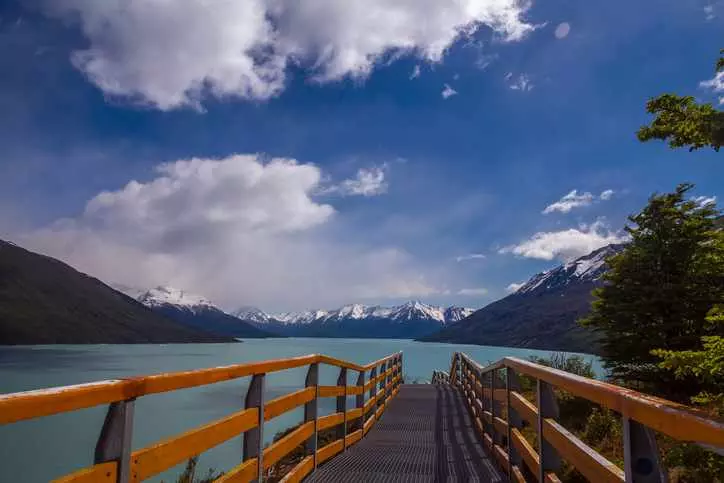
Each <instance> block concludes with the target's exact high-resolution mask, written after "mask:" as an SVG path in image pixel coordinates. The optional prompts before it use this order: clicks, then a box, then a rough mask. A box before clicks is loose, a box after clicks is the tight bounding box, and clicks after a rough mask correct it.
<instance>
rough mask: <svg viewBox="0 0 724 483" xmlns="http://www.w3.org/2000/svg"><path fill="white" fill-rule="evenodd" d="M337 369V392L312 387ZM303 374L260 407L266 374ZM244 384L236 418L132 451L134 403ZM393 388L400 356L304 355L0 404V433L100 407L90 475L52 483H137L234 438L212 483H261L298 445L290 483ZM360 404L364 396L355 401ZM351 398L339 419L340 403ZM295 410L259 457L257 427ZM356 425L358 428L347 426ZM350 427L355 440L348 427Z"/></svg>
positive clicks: (380, 406) (7, 398)
mask: <svg viewBox="0 0 724 483" xmlns="http://www.w3.org/2000/svg"><path fill="white" fill-rule="evenodd" d="M320 364H327V365H330V366H335V367H338V368H339V377H338V379H337V385H335V386H322V385H319V365H320ZM304 366H308V369H307V376H306V380H305V388H304V389H300V390H298V391H295V392H292V393H290V394H287V395H284V396H281V397H278V398H276V399H272V400H271V401H265V400H264V393H265V391H264V389H265V376H266V375H267V374H269V373H272V372H277V371H282V370H286V369H293V368H297V367H304ZM348 371H356V372H357V373H358V377H357V380H356V384H355V385H347V372H348ZM241 377H251V382H250V384H249V388H248V389H247V392H246V400H245V406H244V408H243V409H240V410H239V411H237V412H235V413H233V414H231V415H229V416H227V417H225V418H222V419H219V420H216V421H213V422H211V423H208V424H205V425H203V426H201V427H198V428H195V429H192V430H190V431H187V432H185V433H183V434H180V435H178V436H175V437H172V438H169V439H166V440H163V441H160V442H158V443H156V444H154V445H152V446H148V447H146V448H142V449H139V450H136V451H132V448H131V441H132V432H133V412H134V401H135V400H136V399H137V398H139V397H142V396H147V395H149V394H157V393H162V392H167V391H175V390H178V389H185V388H191V387H197V386H204V385H207V384H213V383H216V382H221V381H228V380H231V379H237V378H241ZM401 382H402V353H401V352H400V353H396V354H392V355H389V356H387V357H384V358H382V359H379V360H377V361H374V362H372V363H370V364H367V365H364V366H362V365H358V364H354V363H352V362H347V361H343V360H339V359H334V358H332V357H328V356H324V355H319V354H312V355H307V356H302V357H294V358H289V359H277V360H269V361H262V362H252V363H249V364H238V365H232V366H224V367H214V368H210V369H201V370H196V371H187V372H175V373H166V374H157V375H152V376H143V377H135V378H131V379H120V380H109V381H100V382H93V383H89V384H79V385H75V386H64V387H57V388H51V389H43V390H37V391H27V392H19V393H14V394H6V395H2V396H0V424H8V423H13V422H16V421H22V420H26V419H33V418H38V417H41V416H49V415H51V414H57V413H63V412H67V411H74V410H77V409H83V408H88V407H92V406H97V405H100V404H109V405H110V406H109V408H108V412H107V414H106V418H105V422H104V423H103V428H102V429H101V432H100V436H99V438H98V442H97V444H96V447H95V456H94V465H93V466H90V467H88V468H84V469H82V470H79V471H76V472H74V473H72V474H70V475H67V476H65V477H62V478H60V479H58V480H55V481H56V482H62V483H71V482H72V483H91V482H93V483H95V482H122V483H127V482H139V481H143V480H145V479H147V478H150V477H152V476H154V475H157V474H159V473H161V472H163V471H165V470H167V469H169V468H172V467H173V466H175V465H177V464H179V463H181V462H183V461H185V460H187V459H188V458H191V457H193V456H196V455H199V454H200V453H202V452H203V451H206V450H208V449H210V448H213V447H215V446H218V445H220V444H221V443H223V442H225V441H228V440H230V439H232V438H234V437H237V436H239V435H242V434H243V440H244V444H243V454H242V455H241V458H240V460H241V463H240V464H239V465H238V466H236V467H234V468H233V469H231V470H230V471H228V472H226V473H225V474H224V475H223V476H221V477H220V478H219V479H217V480H216V481H217V482H223V483H230V482H249V481H261V480H262V476H263V474H264V472H265V470H268V469H269V468H270V467H271V466H272V465H274V464H275V463H277V462H278V461H279V460H281V459H282V458H283V457H284V456H286V455H287V454H289V453H290V452H291V451H292V450H294V449H295V448H297V447H298V446H300V445H302V444H304V445H305V447H306V453H307V456H305V457H304V458H303V459H302V460H301V461H300V462H299V463H298V464H297V465H296V466H295V467H294V468H293V469H292V470H291V471H290V472H289V473H288V474H287V475H286V477H285V481H290V482H293V481H300V480H301V479H302V478H304V477H305V476H306V475H308V474H309V473H310V472H311V471H313V470H314V469H315V468H316V467H317V465H319V464H321V463H322V462H324V461H326V460H327V459H329V458H331V457H332V456H334V455H335V454H337V453H339V452H340V451H344V450H345V449H346V448H347V447H348V446H350V445H353V444H354V443H356V442H357V441H359V440H360V439H361V438H362V437H363V436H364V435H365V434H367V432H368V431H369V430H370V428H371V427H372V426H373V425H374V423H375V421H377V419H379V417H380V416H381V415H382V413H383V412H384V410H385V407H386V405H387V403H388V402H389V400H390V398H392V397H394V396H395V395H396V394H397V392H398V390H399V385H400V384H401ZM365 394H369V396H368V398H366V399H365ZM352 395H354V396H356V400H355V407H354V408H350V409H347V397H348V396H352ZM322 397H336V398H337V408H336V409H337V412H335V413H333V414H330V415H327V416H321V417H319V416H318V414H317V412H318V407H317V403H318V400H319V398H322ZM302 405H304V422H303V423H302V424H301V425H300V426H298V427H297V428H296V429H294V430H293V431H292V432H291V433H289V434H287V435H286V436H284V437H283V438H281V439H279V440H278V441H275V442H274V443H273V444H271V445H270V446H268V447H266V448H265V447H264V422H265V421H268V420H270V419H272V418H275V417H277V416H279V415H280V414H283V413H285V412H287V411H290V410H292V409H294V408H296V407H299V406H302ZM357 420H359V421H357ZM353 421H357V425H356V427H358V428H359V429H356V430H355V431H352V432H349V433H348V429H349V427H350V426H352V425H350V424H349V423H350V422H353ZM333 427H337V438H336V439H335V440H334V441H332V442H331V443H329V444H327V445H325V446H324V447H321V448H318V447H317V436H318V433H319V431H322V430H325V429H329V428H333Z"/></svg>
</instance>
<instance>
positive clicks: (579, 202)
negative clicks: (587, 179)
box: [542, 189, 614, 215]
mask: <svg viewBox="0 0 724 483" xmlns="http://www.w3.org/2000/svg"><path fill="white" fill-rule="evenodd" d="M613 194H614V191H613V190H611V189H608V190H604V191H602V192H601V194H600V195H598V199H599V200H601V201H608V200H610V199H611V198H612V197H613ZM595 200H596V196H594V195H593V194H592V193H590V192H588V191H586V192H584V193H580V194H579V193H578V190H572V191H571V192H570V193H568V194H566V195H564V196H563V197H562V198H561V199H559V200H558V201H556V202H555V203H551V204H550V205H548V206H546V207H545V209H544V210H543V211H542V213H543V214H544V215H548V214H550V213H554V212H556V211H558V212H560V213H569V212H570V211H571V210H573V209H574V208H581V207H585V206H590V205H591V204H592V203H593V202H594V201H595Z"/></svg>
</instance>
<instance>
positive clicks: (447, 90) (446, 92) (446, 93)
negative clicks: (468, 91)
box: [440, 84, 458, 99]
mask: <svg viewBox="0 0 724 483" xmlns="http://www.w3.org/2000/svg"><path fill="white" fill-rule="evenodd" d="M457 93H458V91H456V90H455V89H453V88H452V87H450V86H449V85H447V84H445V87H444V88H443V90H442V92H441V93H440V95H441V96H442V98H443V99H447V98H448V97H452V96H455V95H457Z"/></svg>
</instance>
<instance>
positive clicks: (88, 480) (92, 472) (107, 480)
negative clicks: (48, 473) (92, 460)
mask: <svg viewBox="0 0 724 483" xmlns="http://www.w3.org/2000/svg"><path fill="white" fill-rule="evenodd" d="M117 471H118V463H116V462H115V461H109V462H108V463H101V464H98V465H93V466H91V467H89V468H83V469H82V470H78V471H76V472H74V473H71V474H69V475H66V476H63V477H61V478H58V479H57V480H53V482H52V483H111V482H113V483H115V481H116V473H117Z"/></svg>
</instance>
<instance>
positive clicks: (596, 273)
mask: <svg viewBox="0 0 724 483" xmlns="http://www.w3.org/2000/svg"><path fill="white" fill-rule="evenodd" d="M624 247H625V245H621V244H616V245H608V246H605V247H602V248H599V249H598V250H595V251H593V252H591V253H589V254H588V255H585V256H583V257H580V258H578V259H576V260H573V261H571V262H568V263H564V264H562V265H559V266H557V267H555V268H553V269H551V270H548V271H545V272H542V273H539V274H537V275H534V276H533V277H531V279H530V280H528V281H527V282H526V283H525V284H523V285H522V286H521V287H520V288H519V289H518V290H517V291H516V292H514V293H512V294H510V295H508V296H507V297H504V298H502V299H500V300H497V301H495V302H493V303H491V304H489V305H487V306H485V307H483V308H482V309H480V310H478V311H476V312H475V313H473V314H472V315H470V316H469V317H467V318H466V319H465V322H463V323H460V324H456V323H449V324H446V325H445V326H444V327H442V328H441V329H440V330H439V331H438V332H436V333H433V334H430V335H428V336H423V337H422V340H425V341H435V342H454V343H467V344H471V343H472V344H480V345H493V346H507V347H528V348H533V349H544V350H558V351H571V352H587V353H592V352H593V353H595V352H596V351H597V345H596V341H597V336H596V334H594V333H593V332H591V331H590V330H588V329H586V328H584V327H581V326H580V325H579V324H578V323H577V320H578V319H579V318H581V317H583V316H584V315H586V314H587V313H588V311H589V310H590V307H591V300H592V298H593V297H592V295H591V291H592V290H593V289H594V288H596V287H598V286H600V285H601V283H603V282H602V276H603V275H604V274H605V273H606V270H608V266H607V265H606V258H607V257H610V256H612V255H615V254H617V253H619V252H620V251H621V250H623V249H624Z"/></svg>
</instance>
